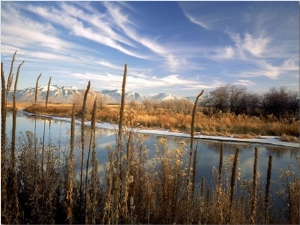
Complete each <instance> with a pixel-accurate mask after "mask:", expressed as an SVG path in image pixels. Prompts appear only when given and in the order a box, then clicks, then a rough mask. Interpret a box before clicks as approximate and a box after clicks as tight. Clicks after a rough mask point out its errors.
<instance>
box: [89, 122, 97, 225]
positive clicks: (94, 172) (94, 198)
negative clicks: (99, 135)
mask: <svg viewBox="0 0 300 225" xmlns="http://www.w3.org/2000/svg"><path fill="white" fill-rule="evenodd" d="M94 121H95V120H94ZM95 131H96V129H94V135H93V151H92V174H91V180H92V190H91V219H90V222H91V223H92V224H95V223H96V208H97V194H98V190H99V189H98V187H99V178H98V160H97V155H96V139H95V137H96V134H95Z"/></svg>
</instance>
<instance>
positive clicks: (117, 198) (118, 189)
mask: <svg viewBox="0 0 300 225" xmlns="http://www.w3.org/2000/svg"><path fill="white" fill-rule="evenodd" d="M126 76H127V64H125V65H124V74H123V82H122V96H121V107H120V113H119V129H118V137H117V154H116V157H117V159H116V181H115V188H114V189H115V192H114V194H113V203H114V205H113V210H114V211H113V220H112V222H114V223H115V224H117V223H119V218H120V213H121V207H127V205H126V206H123V204H122V203H123V202H121V201H122V200H121V195H122V192H123V190H122V171H121V159H122V136H123V121H124V111H125V87H126ZM124 191H126V190H124ZM124 194H126V193H123V195H124Z"/></svg>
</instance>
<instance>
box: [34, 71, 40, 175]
mask: <svg viewBox="0 0 300 225" xmlns="http://www.w3.org/2000/svg"><path fill="white" fill-rule="evenodd" d="M41 76H42V73H40V75H39V76H38V77H37V79H36V84H35V98H34V104H36V103H37V96H38V86H39V79H40V78H41ZM36 119H37V118H36V116H35V117H34V158H35V161H36V162H37V138H36ZM37 166H38V165H37V163H36V164H35V170H34V171H35V177H37V176H36V173H37Z"/></svg>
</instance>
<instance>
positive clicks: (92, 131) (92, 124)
mask: <svg viewBox="0 0 300 225" xmlns="http://www.w3.org/2000/svg"><path fill="white" fill-rule="evenodd" d="M96 109H97V97H96V98H95V101H94V106H93V111H92V120H91V135H90V144H89V151H88V156H87V160H86V169H85V206H84V207H85V210H84V218H85V219H84V220H85V224H88V223H90V221H89V220H88V215H87V214H88V205H89V200H88V197H89V196H88V170H89V161H90V154H91V148H92V144H94V134H95V129H96V128H95V123H96V122H95V121H96V118H95V117H96Z"/></svg>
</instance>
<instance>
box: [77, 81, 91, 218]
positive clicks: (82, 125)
mask: <svg viewBox="0 0 300 225" xmlns="http://www.w3.org/2000/svg"><path fill="white" fill-rule="evenodd" d="M90 87H91V82H90V81H89V82H88V85H87V88H86V91H85V93H84V98H83V104H82V110H81V164H80V183H79V202H80V203H79V204H80V207H82V181H83V177H82V176H83V159H84V120H85V111H86V101H87V96H88V93H89V90H90ZM80 217H82V212H81V208H80Z"/></svg>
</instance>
